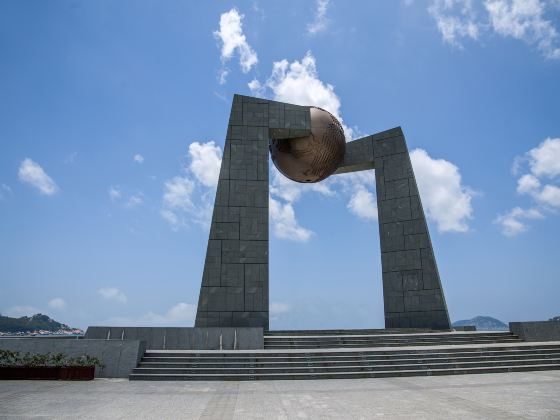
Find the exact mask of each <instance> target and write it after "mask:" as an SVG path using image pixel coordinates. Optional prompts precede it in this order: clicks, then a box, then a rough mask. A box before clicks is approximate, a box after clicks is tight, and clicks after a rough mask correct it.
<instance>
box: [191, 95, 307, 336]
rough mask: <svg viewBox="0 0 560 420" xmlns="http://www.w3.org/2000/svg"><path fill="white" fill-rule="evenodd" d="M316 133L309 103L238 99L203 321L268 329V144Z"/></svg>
mask: <svg viewBox="0 0 560 420" xmlns="http://www.w3.org/2000/svg"><path fill="white" fill-rule="evenodd" d="M309 130H310V121H309V107H302V106H296V105H288V104H283V103H280V102H274V101H268V100H264V99H257V98H250V97H246V96H240V95H235V96H234V99H233V103H232V107H231V113H230V118H229V124H228V130H227V136H226V140H225V145H224V154H223V157H222V166H221V168H220V178H219V181H218V187H217V191H216V201H215V203H214V211H213V214H212V224H211V227H210V236H209V239H208V248H207V251H206V259H205V261H204V271H203V274H202V285H201V288H200V295H199V299H198V310H197V314H196V321H195V326H197V327H231V326H235V327H243V326H252V327H263V328H264V329H268V308H269V302H268V249H269V247H268V191H269V184H268V183H269V179H268V178H269V176H268V174H269V169H268V160H269V157H268V156H269V148H268V142H269V138H289V137H297V136H304V135H308V134H309Z"/></svg>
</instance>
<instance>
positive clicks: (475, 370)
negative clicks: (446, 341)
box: [130, 363, 560, 381]
mask: <svg viewBox="0 0 560 420" xmlns="http://www.w3.org/2000/svg"><path fill="white" fill-rule="evenodd" d="M557 369H560V363H557V364H548V363H547V364H518V365H516V364H514V365H510V366H486V367H461V368H444V369H426V368H420V369H418V368H416V369H409V370H385V371H357V372H348V371H343V372H316V373H309V372H301V373H282V372H278V373H238V374H223V373H222V374H221V373H216V374H210V373H197V374H148V373H132V374H131V375H130V380H152V381H158V380H159V381H180V380H183V381H212V380H214V381H216V380H217V381H244V380H245V381H246V380H250V381H252V380H285V379H357V378H382V377H385V378H387V377H398V376H401V377H402V376H435V375H461V374H479V373H500V372H525V371H540V370H557Z"/></svg>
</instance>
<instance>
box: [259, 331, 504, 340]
mask: <svg viewBox="0 0 560 420" xmlns="http://www.w3.org/2000/svg"><path fill="white" fill-rule="evenodd" d="M326 331H329V332H326ZM376 331H377V330H346V331H344V333H341V334H338V333H335V332H332V333H331V332H330V330H325V331H307V332H303V333H301V332H300V331H290V332H288V331H286V332H284V333H282V334H274V333H272V332H265V334H264V337H265V338H271V339H272V338H278V339H282V338H293V337H302V338H307V337H309V338H313V337H319V338H323V337H348V336H353V337H380V338H390V337H395V338H406V337H411V338H413V337H434V338H437V337H477V336H486V337H504V336H511V335H512V333H511V332H510V331H460V332H441V331H439V332H434V331H423V332H414V333H404V332H394V331H391V332H383V333H378V332H376Z"/></svg>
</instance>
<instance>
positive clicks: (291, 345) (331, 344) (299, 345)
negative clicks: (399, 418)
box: [264, 339, 521, 350]
mask: <svg viewBox="0 0 560 420" xmlns="http://www.w3.org/2000/svg"><path fill="white" fill-rule="evenodd" d="M520 341H521V340H519V339H502V340H499V341H498V340H468V341H458V340H457V341H447V340H446V341H444V340H439V341H404V342H398V341H390V342H380V341H369V340H351V341H343V340H340V341H316V342H301V341H294V342H285V343H269V342H265V344H264V348H265V349H277V350H282V349H313V348H340V347H395V346H401V347H409V346H438V345H441V346H443V345H453V344H494V343H515V342H520Z"/></svg>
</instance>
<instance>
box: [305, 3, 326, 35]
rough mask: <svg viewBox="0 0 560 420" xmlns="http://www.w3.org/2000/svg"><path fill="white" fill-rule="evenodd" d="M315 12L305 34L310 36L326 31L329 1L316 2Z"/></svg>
mask: <svg viewBox="0 0 560 420" xmlns="http://www.w3.org/2000/svg"><path fill="white" fill-rule="evenodd" d="M316 6H317V8H316V10H315V16H314V19H313V22H311V23H310V24H308V25H307V33H308V34H310V35H315V34H318V33H319V32H323V31H324V30H325V29H327V26H328V24H329V20H328V18H327V8H328V7H329V0H316Z"/></svg>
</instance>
